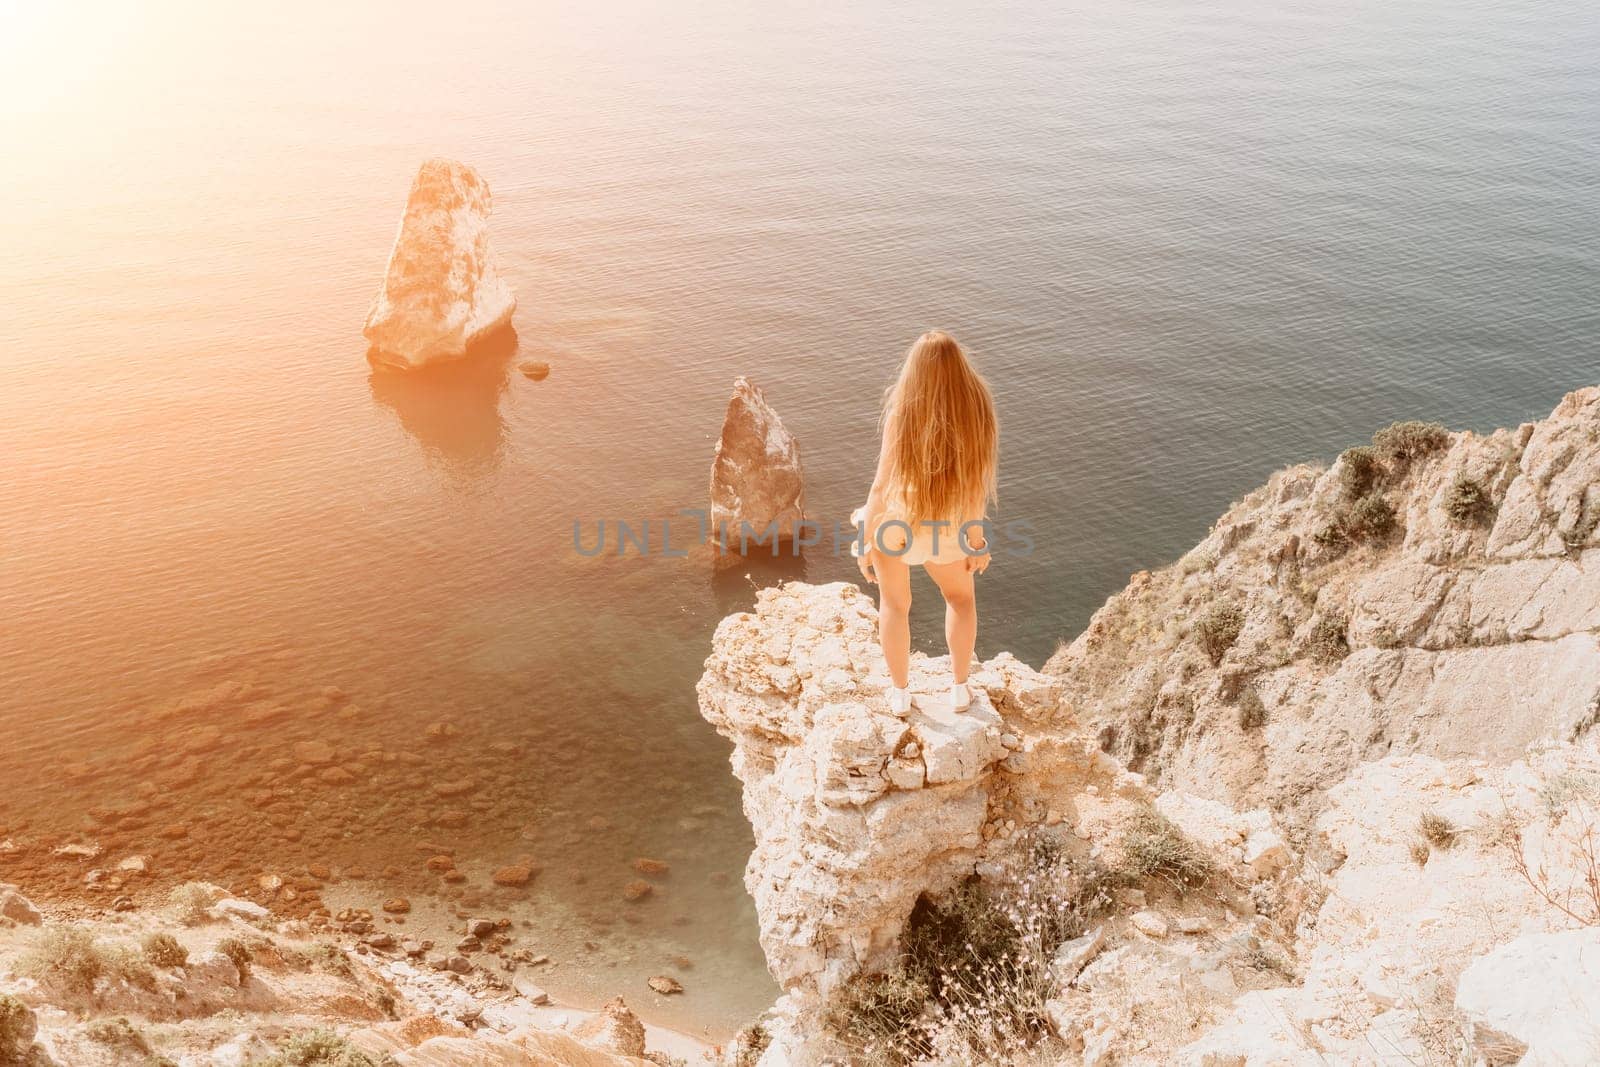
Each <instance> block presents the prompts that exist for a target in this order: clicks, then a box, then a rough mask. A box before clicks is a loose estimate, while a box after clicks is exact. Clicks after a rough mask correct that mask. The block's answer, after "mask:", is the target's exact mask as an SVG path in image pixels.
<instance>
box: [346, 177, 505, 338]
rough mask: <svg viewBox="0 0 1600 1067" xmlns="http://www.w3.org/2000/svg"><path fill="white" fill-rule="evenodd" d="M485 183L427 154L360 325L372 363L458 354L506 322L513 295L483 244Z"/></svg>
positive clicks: (486, 235)
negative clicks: (364, 321) (380, 283)
mask: <svg viewBox="0 0 1600 1067" xmlns="http://www.w3.org/2000/svg"><path fill="white" fill-rule="evenodd" d="M491 210H492V201H491V198H490V195H489V186H488V183H486V182H485V181H484V180H483V177H482V176H481V175H479V174H478V172H477V171H476V170H474V169H472V168H471V167H469V166H467V165H466V164H464V163H457V162H455V161H454V160H449V159H430V160H428V161H427V162H425V163H423V164H422V167H421V169H419V170H418V171H417V177H416V180H415V181H414V182H412V183H411V194H410V196H409V197H407V199H406V209H405V214H404V215H402V216H401V219H400V231H399V233H398V234H397V235H396V236H395V241H394V249H393V250H392V251H391V252H390V253H389V266H388V269H387V270H386V271H385V273H384V279H383V286H382V288H380V289H379V290H378V295H377V298H376V299H375V300H374V301H373V303H372V311H371V312H370V313H369V314H368V315H367V325H366V327H365V328H364V329H363V330H362V333H363V334H364V335H365V336H366V338H367V340H368V341H370V342H371V343H372V351H371V352H370V353H369V355H368V358H369V359H371V360H372V362H373V363H375V364H381V365H386V366H394V367H402V368H406V367H420V366H422V365H424V364H427V363H431V362H434V361H437V360H447V359H454V358H458V357H460V356H463V355H465V354H466V353H467V350H468V349H469V348H470V347H471V346H472V345H473V344H474V343H475V342H477V341H478V340H479V339H481V338H484V337H487V336H488V335H489V334H492V333H494V332H496V331H497V330H500V329H501V328H503V327H506V326H509V325H510V323H511V314H512V312H513V311H515V310H516V307H517V298H516V297H515V296H514V295H513V294H512V292H511V287H510V286H508V285H507V284H506V281H505V279H504V278H502V277H501V276H500V271H499V269H498V268H497V267H496V265H495V260H494V255H493V253H492V252H491V251H490V249H489V214H490V211H491Z"/></svg>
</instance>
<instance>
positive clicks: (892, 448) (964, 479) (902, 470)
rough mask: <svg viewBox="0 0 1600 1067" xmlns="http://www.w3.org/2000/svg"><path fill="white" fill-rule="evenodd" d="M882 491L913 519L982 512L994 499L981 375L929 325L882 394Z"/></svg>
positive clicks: (990, 408) (996, 449)
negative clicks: (884, 474)
mask: <svg viewBox="0 0 1600 1067" xmlns="http://www.w3.org/2000/svg"><path fill="white" fill-rule="evenodd" d="M883 427H884V433H885V436H886V438H887V447H886V449H885V451H886V453H887V455H888V459H889V465H888V477H887V482H888V485H887V492H888V497H889V500H890V501H892V502H893V503H892V506H893V507H894V508H895V510H896V511H898V512H899V513H900V514H901V515H903V516H904V518H905V519H906V521H907V522H909V523H911V525H912V526H913V527H915V526H916V525H917V524H919V523H922V522H927V521H951V522H964V521H966V520H969V519H977V518H982V517H983V515H984V513H985V511H986V510H987V506H988V504H989V503H991V502H993V501H994V500H995V471H996V469H997V468H998V467H999V464H1000V423H999V420H998V419H997V418H996V417H995V412H994V396H993V395H992V394H991V393H990V392H989V383H988V382H986V381H984V380H983V376H982V375H981V374H979V373H978V372H977V371H976V370H974V369H973V366H972V364H971V362H970V361H968V359H967V354H966V353H965V352H963V351H962V349H961V346H960V345H959V344H957V343H956V339H955V338H954V337H951V336H950V335H949V334H947V333H944V332H943V331H941V330H929V331H928V332H927V333H925V334H923V335H922V336H921V337H919V338H917V340H916V343H915V344H913V345H912V346H911V350H910V351H909V352H907V353H906V361H905V364H904V365H903V366H901V368H900V374H899V376H898V377H897V378H896V379H895V382H894V384H893V385H891V386H890V387H889V390H888V392H886V393H885V394H884V397H883Z"/></svg>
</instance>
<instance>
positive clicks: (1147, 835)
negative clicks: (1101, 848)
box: [1122, 807, 1216, 887]
mask: <svg viewBox="0 0 1600 1067" xmlns="http://www.w3.org/2000/svg"><path fill="white" fill-rule="evenodd" d="M1122 855H1123V862H1124V865H1125V868H1126V873H1127V875H1128V876H1129V877H1131V878H1160V879H1162V880H1164V881H1166V882H1169V883H1171V884H1173V885H1176V886H1180V887H1182V886H1194V885H1199V884H1201V883H1203V882H1205V881H1207V880H1208V879H1210V878H1211V877H1212V876H1213V875H1214V874H1216V866H1215V864H1213V863H1212V862H1211V859H1210V857H1208V856H1207V855H1206V854H1205V853H1204V852H1202V851H1200V849H1199V848H1198V847H1197V846H1196V845H1195V843H1194V842H1193V841H1190V840H1189V839H1188V838H1187V837H1186V836H1184V833H1183V831H1182V830H1179V829H1178V828H1177V827H1176V826H1174V825H1173V824H1172V821H1171V820H1170V819H1168V818H1167V817H1166V816H1164V815H1162V814H1161V813H1160V812H1159V811H1156V810H1155V809H1154V808H1150V807H1146V808H1142V809H1140V811H1139V812H1138V813H1137V814H1136V815H1134V817H1133V819H1132V820H1131V821H1130V822H1129V824H1128V828H1127V832H1126V833H1125V834H1124V836H1123V838H1122Z"/></svg>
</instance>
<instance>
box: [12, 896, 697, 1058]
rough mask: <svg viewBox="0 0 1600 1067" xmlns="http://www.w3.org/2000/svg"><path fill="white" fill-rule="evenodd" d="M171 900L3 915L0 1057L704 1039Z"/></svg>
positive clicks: (625, 1044)
mask: <svg viewBox="0 0 1600 1067" xmlns="http://www.w3.org/2000/svg"><path fill="white" fill-rule="evenodd" d="M6 891H7V892H8V893H9V895H10V899H11V900H12V902H13V904H14V905H15V910H17V911H18V912H19V913H20V914H23V915H25V916H38V915H39V911H38V909H36V908H34V907H33V905H32V904H31V903H30V902H29V901H28V900H27V899H26V898H25V897H23V896H22V894H21V893H20V892H18V891H17V890H15V889H14V888H11V887H7V890H6ZM175 903H176V904H177V906H176V907H175V909H174V911H173V913H172V914H165V913H160V912H156V911H139V910H134V911H126V912H121V913H118V914H116V915H114V916H110V917H107V918H103V919H100V918H94V917H90V916H85V915H82V914H78V915H75V916H74V917H73V918H72V919H71V920H70V921H60V922H57V921H52V920H51V919H50V918H45V919H44V920H43V922H42V926H40V925H34V926H21V925H18V924H17V922H16V921H15V920H9V919H4V920H0V1064H5V1065H12V1064H17V1065H26V1067H50V1065H52V1064H58V1065H60V1067H102V1065H103V1067H113V1065H118V1064H128V1063H140V1064H143V1063H156V1062H161V1063H182V1064H184V1065H185V1067H238V1065H241V1064H251V1063H256V1064H259V1063H269V1062H270V1063H313V1062H314V1063H334V1062H337V1063H340V1064H348V1065H349V1067H363V1065H370V1067H376V1065H378V1064H380V1063H381V1064H393V1065H394V1067H483V1065H486V1064H496V1065H499V1067H648V1065H649V1064H651V1063H652V1062H655V1061H653V1060H650V1059H646V1058H644V1057H645V1042H646V1040H647V1038H648V1039H649V1041H650V1042H651V1044H652V1045H653V1046H654V1047H655V1048H656V1049H658V1050H659V1049H663V1048H666V1049H672V1050H673V1051H674V1052H676V1053H680V1054H698V1053H699V1052H703V1051H708V1050H707V1049H706V1048H705V1046H703V1045H701V1044H699V1043H698V1042H695V1041H693V1040H692V1039H689V1038H686V1037H683V1036H681V1035H670V1034H666V1033H664V1032H663V1031H660V1030H655V1029H648V1030H647V1028H646V1027H644V1026H643V1025H642V1024H641V1023H640V1021H639V1020H638V1019H637V1018H636V1017H634V1016H633V1014H632V1013H631V1012H630V1011H629V1010H628V1009H627V1007H626V1006H625V1005H624V1004H623V1003H622V1002H621V1001H620V1000H617V1001H614V1002H613V1003H611V1004H608V1005H607V1006H606V1008H605V1010H604V1011H603V1012H602V1013H598V1014H596V1015H594V1016H593V1017H590V1016H589V1013H586V1012H581V1011H576V1010H570V1009H561V1008H556V1007H554V1006H551V1005H549V998H548V996H546V995H544V994H543V993H542V991H537V992H536V995H535V996H530V995H528V993H526V992H523V989H529V988H532V987H530V986H529V985H528V983H525V982H523V983H515V984H517V985H521V986H522V989H515V988H511V986H512V985H513V983H508V982H507V981H505V980H503V979H501V978H499V977H497V976H496V975H495V974H494V973H493V972H490V971H488V969H487V968H473V969H471V971H470V973H469V975H468V976H466V977H463V976H462V975H460V974H457V973H453V972H452V971H450V970H448V969H435V968H433V967H429V966H427V965H426V964H424V963H423V962H422V961H421V959H420V955H421V950H420V949H417V950H416V952H414V953H413V952H408V951H406V950H405V948H404V947H400V946H395V944H394V942H395V938H394V936H393V934H389V933H384V934H379V935H372V936H368V937H366V938H365V939H364V940H363V941H362V942H360V943H358V944H356V945H355V946H354V948H353V949H352V948H349V947H346V946H342V945H339V944H337V943H335V942H332V941H329V940H324V939H317V938H314V937H313V936H312V935H311V933H310V931H309V930H308V929H307V926H306V924H305V923H303V922H300V921H295V920H290V921H281V920H279V919H277V918H276V917H274V916H273V915H272V913H271V912H269V911H266V910H265V909H261V908H257V907H256V906H255V905H249V902H247V901H239V900H235V899H233V898H229V897H227V896H225V895H223V894H222V891H221V890H220V889H218V888H217V887H208V886H202V885H199V884H197V883H196V884H191V886H189V887H186V890H185V892H184V894H183V899H182V901H181V902H177V901H175ZM238 905H248V906H247V907H239V906H238ZM23 921H24V922H26V921H28V920H27V919H24V920H23ZM495 970H497V971H498V970H500V969H499V968H496V969H495ZM654 1055H655V1056H656V1057H657V1058H658V1059H659V1057H660V1055H661V1053H660V1052H657V1053H655V1054H654Z"/></svg>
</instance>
